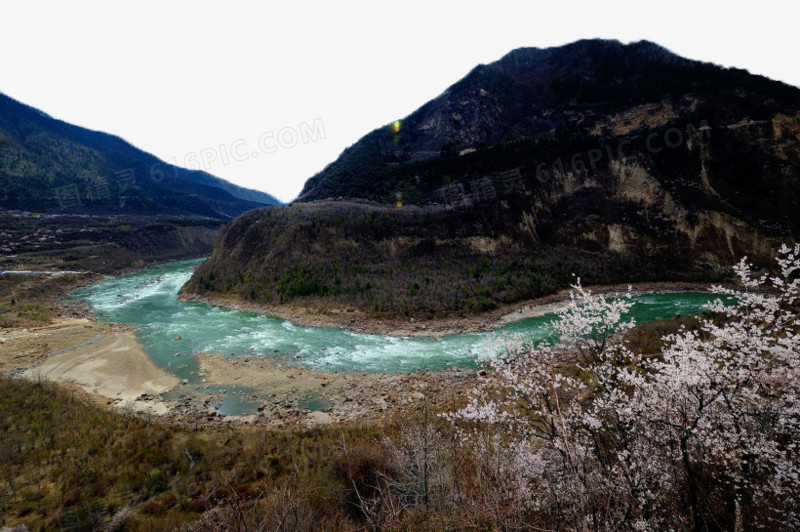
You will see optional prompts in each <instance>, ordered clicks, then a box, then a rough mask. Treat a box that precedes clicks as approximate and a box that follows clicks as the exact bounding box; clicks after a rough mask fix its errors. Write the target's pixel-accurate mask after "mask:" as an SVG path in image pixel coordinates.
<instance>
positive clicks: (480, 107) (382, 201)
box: [187, 41, 800, 312]
mask: <svg viewBox="0 0 800 532" xmlns="http://www.w3.org/2000/svg"><path fill="white" fill-rule="evenodd" d="M354 199H357V200H358V201H353V200H354ZM798 234H800V89H797V88H795V87H789V86H787V85H784V84H782V83H779V82H774V81H771V80H768V79H765V78H762V77H759V76H752V75H750V74H748V73H747V72H744V71H741V70H734V69H723V68H720V67H717V66H715V65H710V64H705V63H699V62H696V61H689V60H686V59H683V58H680V57H677V56H675V55H674V54H671V53H670V52H668V51H667V50H664V49H663V48H660V47H658V46H657V45H654V44H652V43H647V42H641V43H634V44H631V45H622V44H620V43H617V42H613V41H581V42H578V43H574V44H571V45H567V46H564V47H561V48H554V49H547V50H538V49H522V50H515V51H514V52H511V53H510V54H508V55H507V56H506V57H504V58H502V59H501V60H499V61H497V62H496V63H492V64H490V65H481V66H479V67H476V68H475V69H474V70H473V71H472V72H470V73H469V74H468V75H467V76H466V77H465V78H464V79H462V80H461V81H459V82H458V83H456V84H454V85H453V86H452V87H450V88H448V89H447V90H446V91H445V92H444V93H443V94H441V95H440V96H438V97H437V98H435V99H433V100H431V101H430V102H428V103H427V104H425V105H423V106H422V107H420V108H419V109H418V110H417V111H415V112H414V113H412V114H411V115H409V116H408V117H406V118H404V119H402V120H400V121H399V122H397V123H392V124H391V125H389V126H386V127H383V128H379V129H376V130H375V131H373V132H371V133H369V134H368V135H366V136H365V137H364V138H362V139H361V140H360V141H359V142H357V143H356V144H354V145H353V146H351V147H350V148H348V149H347V150H345V152H344V153H343V154H342V155H341V156H340V157H339V158H338V159H337V160H336V161H334V162H333V163H331V164H330V165H329V166H328V167H327V168H325V169H324V170H323V171H322V172H320V173H319V174H317V175H316V176H314V177H312V178H311V179H309V181H308V182H307V184H306V187H305V189H304V191H303V194H302V195H301V197H300V199H299V202H298V203H296V204H295V205H294V206H291V207H286V208H274V209H267V210H265V211H261V213H260V214H252V215H245V216H243V217H242V218H240V219H237V220H236V221H234V222H232V223H231V224H230V226H229V228H228V229H227V231H226V233H225V234H224V236H223V237H222V238H221V239H220V240H219V241H218V243H217V249H216V252H215V255H214V259H213V260H212V261H210V262H209V263H208V264H207V265H205V266H204V267H203V268H201V269H199V270H198V273H197V274H196V275H195V278H193V280H192V282H191V283H190V285H189V286H188V287H187V293H188V292H192V293H194V294H199V295H203V294H220V293H223V294H231V295H234V296H235V297H239V298H244V299H248V300H250V301H262V302H264V301H270V302H271V304H276V302H277V304H284V303H286V302H290V301H297V300H302V301H312V300H315V301H317V302H320V301H331V300H336V301H340V302H344V303H346V304H348V305H353V306H356V307H358V308H361V309H367V310H369V309H372V310H373V311H375V312H381V311H384V310H386V311H387V312H388V311H396V312H397V311H402V312H412V311H415V309H416V310H419V309H428V310H429V311H431V312H462V311H464V312H468V311H471V310H475V309H481V308H485V307H491V306H493V305H498V304H502V303H508V302H513V301H519V300H521V299H525V298H529V297H534V296H537V295H542V294H544V293H548V292H551V291H553V290H556V289H560V288H563V287H565V286H566V285H568V284H569V283H570V282H571V281H572V274H577V275H581V276H582V277H583V279H584V281H585V282H589V283H617V282H636V281H645V280H721V279H723V278H725V276H726V275H728V274H729V273H730V267H731V265H732V264H734V263H735V262H737V261H738V260H739V259H740V258H741V257H742V256H744V255H747V256H748V258H749V259H750V260H751V261H754V262H755V263H756V264H761V263H763V264H767V263H770V262H771V259H772V256H773V255H774V252H775V250H776V249H777V248H778V247H779V246H780V245H781V244H782V243H784V242H786V243H790V242H792V241H794V240H795V239H796V238H797V236H798ZM387 309H388V310H387Z"/></svg>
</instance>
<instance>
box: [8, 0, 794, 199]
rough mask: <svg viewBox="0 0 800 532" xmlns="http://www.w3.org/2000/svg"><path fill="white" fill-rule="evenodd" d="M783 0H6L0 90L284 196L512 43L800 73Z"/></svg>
mask: <svg viewBox="0 0 800 532" xmlns="http://www.w3.org/2000/svg"><path fill="white" fill-rule="evenodd" d="M792 5H793V2H777V1H775V2H772V1H765V0H761V1H759V2H735V1H730V2H710V1H709V2H698V1H697V0H693V1H670V2H659V3H658V5H657V7H654V6H650V5H649V3H648V2H642V1H641V0H640V1H618V2H614V1H604V2H598V1H591V2H575V1H548V2H533V1H523V0H517V1H500V0H485V1H482V2H470V1H461V2H441V1H434V0H426V1H416V0H413V1H411V0H403V1H395V2H381V1H377V0H372V1H369V2H348V1H343V0H340V1H337V2H293V1H289V0H286V1H282V2H263V1H262V2H236V1H228V2H215V3H210V2H209V3H206V2H197V1H195V2H171V1H165V0H161V1H158V2H148V1H136V2H108V1H104V2H87V1H71V2H63V1H52V2H37V1H33V0H27V1H7V2H4V3H3V8H2V10H1V11H0V13H2V14H1V15H0V50H2V53H0V92H3V93H5V94H7V95H9V96H11V97H12V98H15V99H17V100H20V101H22V102H24V103H27V104H29V105H32V106H34V107H37V108H39V109H41V110H43V111H45V112H47V113H49V114H51V115H52V116H54V117H56V118H60V119H62V120H66V121H68V122H71V123H74V124H78V125H81V126H84V127H88V128H91V129H97V130H101V131H106V132H109V133H113V134H116V135H119V136H121V137H123V138H124V139H126V140H127V141H129V142H131V143H133V144H134V145H136V146H138V147H140V148H142V149H144V150H146V151H149V152H152V153H154V154H155V155H157V156H158V157H161V158H162V159H164V160H170V162H176V163H177V164H179V165H181V166H190V167H195V168H197V167H202V168H204V169H206V170H207V171H209V172H211V173H213V174H215V175H217V176H219V177H222V178H225V179H228V180H230V181H232V182H234V183H237V184H239V185H242V186H246V187H250V188H255V189H258V190H264V191H267V192H269V193H271V194H273V195H275V196H277V197H278V198H279V199H281V200H282V201H290V200H292V199H293V198H294V197H295V196H297V194H298V193H299V192H300V190H301V189H302V187H303V183H304V182H305V180H306V179H307V178H308V177H310V176H312V175H313V174H314V173H316V172H317V171H319V170H321V169H322V168H323V167H324V166H325V165H326V164H327V163H329V162H331V161H333V160H334V159H335V158H336V157H337V156H338V155H339V154H340V153H341V151H342V150H343V149H344V148H346V147H347V146H349V145H351V144H352V143H354V142H355V141H356V140H358V139H359V138H360V137H361V136H362V135H364V134H366V133H367V132H369V131H371V130H372V129H374V128H376V127H378V126H381V125H384V124H387V123H389V122H391V121H393V120H395V119H396V118H402V117H403V116H405V115H407V114H409V113H410V112H412V111H413V110H414V109H416V108H417V107H419V106H420V105H422V104H423V103H425V102H426V101H428V100H430V99H431V98H433V97H435V96H437V95H439V94H440V93H441V92H442V91H443V90H444V89H446V88H447V87H448V86H449V85H451V84H452V83H454V82H456V81H457V80H458V79H460V78H461V77H463V76H464V75H465V74H466V73H467V72H469V70H471V69H472V67H474V66H475V65H477V64H479V63H488V62H491V61H495V60H497V59H499V58H500V57H502V56H503V55H504V54H506V53H507V52H509V51H510V50H512V49H514V48H519V47H523V46H536V47H549V46H557V45H561V44H565V43H568V42H572V41H575V40H577V39H582V38H593V37H602V38H614V39H619V40H621V41H623V42H630V41H637V40H640V39H648V40H651V41H654V42H657V43H659V44H661V45H662V46H665V47H667V48H669V49H670V50H672V51H673V52H675V53H678V54H680V55H683V56H685V57H689V58H692V59H700V60H704V61H711V62H714V63H718V64H721V65H724V66H736V67H740V68H746V69H748V70H749V71H751V72H753V73H758V74H763V75H765V76H768V77H770V78H773V79H778V80H781V81H784V82H787V83H790V84H792V85H800V66H798V65H800V62H798V60H797V57H796V53H797V51H798V49H800V47H799V46H798V37H797V36H798V32H797V30H796V24H797V21H796V18H795V17H794V13H793V12H790V11H787V10H789V9H790V8H789V7H787V6H792ZM234 151H235V152H236V155H234V154H233V153H232V152H234ZM236 159H238V160H236Z"/></svg>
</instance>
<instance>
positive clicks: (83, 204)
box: [0, 94, 279, 219]
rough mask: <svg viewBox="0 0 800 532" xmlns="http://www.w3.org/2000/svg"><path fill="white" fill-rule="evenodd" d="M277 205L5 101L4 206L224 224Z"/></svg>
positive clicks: (0, 128) (0, 137)
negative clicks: (202, 218) (208, 219)
mask: <svg viewBox="0 0 800 532" xmlns="http://www.w3.org/2000/svg"><path fill="white" fill-rule="evenodd" d="M277 203H279V201H278V200H277V199H275V198H274V197H273V196H271V195H269V194H266V193H264V192H259V191H256V190H251V189H246V188H242V187H239V186H237V185H234V184H232V183H229V182H227V181H225V180H223V179H220V178H218V177H215V176H213V175H211V174H208V173H206V172H202V171H193V170H186V169H183V168H179V167H177V166H173V165H171V164H168V163H166V162H164V161H161V160H160V159H158V158H157V157H155V156H154V155H151V154H149V153H146V152H144V151H142V150H140V149H138V148H136V147H134V146H132V145H130V144H129V143H127V142H125V141H124V140H122V139H121V138H119V137H115V136H113V135H109V134H107V133H101V132H98V131H92V130H89V129H85V128H82V127H78V126H75V125H72V124H68V123H66V122H63V121H61V120H56V119H54V118H52V117H50V116H49V115H47V114H46V113H44V112H42V111H39V110H38V109H34V108H33V107H29V106H27V105H24V104H22V103H20V102H18V101H16V100H13V99H12V98H9V97H8V96H5V95H3V94H0V207H4V208H7V209H17V210H29V211H40V212H64V213H77V214H82V213H93V214H115V213H119V214H185V215H199V216H207V217H211V218H220V219H227V218H232V217H234V216H237V215H238V214H241V213H242V212H244V211H247V210H250V209H253V208H256V207H259V206H263V205H270V204H277Z"/></svg>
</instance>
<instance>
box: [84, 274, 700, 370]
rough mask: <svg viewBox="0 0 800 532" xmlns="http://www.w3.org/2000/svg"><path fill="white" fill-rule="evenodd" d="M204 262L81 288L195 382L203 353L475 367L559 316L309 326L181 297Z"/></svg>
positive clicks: (680, 300) (679, 296) (321, 363)
mask: <svg viewBox="0 0 800 532" xmlns="http://www.w3.org/2000/svg"><path fill="white" fill-rule="evenodd" d="M200 262H202V260H192V261H182V262H174V263H171V264H167V265H164V266H160V267H155V268H148V269H145V270H141V271H138V272H135V273H131V274H128V275H123V276H120V277H116V278H112V279H109V280H106V281H103V282H100V283H98V284H95V285H92V286H89V287H87V288H84V289H81V290H80V291H78V292H77V293H76V297H78V298H82V299H86V300H87V301H88V302H89V304H90V305H91V306H92V308H93V309H94V311H95V314H96V316H97V318H98V319H100V320H102V321H111V322H117V323H126V324H131V325H134V326H136V328H137V331H138V333H137V334H138V338H139V341H140V342H141V343H142V345H143V346H144V348H145V350H146V351H147V353H148V354H149V355H150V357H151V358H152V359H153V361H154V362H155V363H156V364H157V365H159V366H161V367H163V368H165V369H168V370H169V371H170V372H172V373H174V374H176V375H178V376H179V377H182V378H189V379H191V380H194V379H193V378H192V376H193V375H194V374H195V371H196V369H197V358H196V355H197V354H198V353H221V354H224V355H226V356H230V357H242V358H245V357H250V358H252V357H257V356H261V357H270V358H273V359H275V360H276V361H278V362H282V363H286V364H291V365H304V366H308V367H312V368H315V369H323V370H337V371H342V370H344V371H350V370H364V371H370V372H377V371H386V372H397V371H414V370H420V369H441V368H448V367H472V366H474V365H475V361H476V357H477V355H478V354H480V353H482V352H486V351H487V350H490V349H491V348H492V347H491V346H492V345H494V344H495V343H496V338H497V335H505V334H513V333H524V334H525V335H526V336H527V337H528V338H530V339H531V340H538V339H544V338H551V337H552V336H553V329H552V327H551V326H550V322H551V321H552V320H553V319H554V317H555V316H554V315H552V314H550V315H545V316H540V317H536V318H530V319H525V320H521V321H518V322H515V323H512V324H509V325H507V326H505V327H502V328H499V329H496V330H494V331H485V332H474V333H467V334H455V335H452V336H445V337H442V338H423V337H409V338H405V337H392V336H381V335H372V334H360V333H355V332H351V331H347V330H345V329H337V328H323V327H302V326H298V325H294V324H292V323H289V322H288V321H286V320H283V319H280V318H272V317H266V316H262V315H259V314H255V313H251V312H241V311H237V310H227V309H223V308H219V307H215V306H212V305H208V304H205V303H198V302H185V301H180V300H179V299H178V297H177V294H178V291H179V290H180V288H181V286H183V284H184V283H185V282H186V281H187V280H188V279H189V277H190V276H191V275H192V270H193V269H194V267H195V266H196V265H198V264H199V263H200ZM711 299H713V296H712V295H711V294H706V293H699V292H682V293H668V294H647V295H640V296H635V297H634V300H635V301H636V304H635V305H634V306H633V308H632V309H631V315H632V316H633V317H635V318H636V321H637V322H640V323H641V322H647V321H654V320H659V319H665V318H670V317H673V316H675V315H679V314H681V315H689V314H699V313H701V312H702V311H703V309H704V305H705V304H706V303H708V302H709V301H710V300H711Z"/></svg>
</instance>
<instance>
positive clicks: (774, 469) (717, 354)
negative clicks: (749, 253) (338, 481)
mask: <svg viewBox="0 0 800 532" xmlns="http://www.w3.org/2000/svg"><path fill="white" fill-rule="evenodd" d="M751 268H752V267H751V266H750V265H749V264H748V263H747V261H746V259H743V260H742V261H741V262H740V263H739V264H738V265H737V266H736V267H735V273H736V275H737V276H738V278H739V282H740V284H741V285H742V286H741V288H737V289H732V288H725V287H721V286H714V287H712V291H713V292H714V293H716V294H718V295H719V298H717V299H716V300H715V301H714V302H713V303H711V304H710V305H709V308H708V310H709V312H710V313H711V314H710V315H708V316H706V317H702V318H699V322H698V327H697V329H696V330H686V329H682V330H680V331H679V332H678V333H676V334H673V335H670V336H667V337H665V338H664V339H663V347H662V350H661V354H660V356H659V357H656V358H645V357H644V356H643V355H641V354H639V353H634V352H632V351H631V350H630V349H629V348H628V346H627V345H626V343H625V341H624V338H625V333H626V332H627V331H629V330H630V329H632V328H633V327H634V326H635V324H634V323H633V320H630V319H628V320H626V319H625V315H626V313H627V312H628V310H629V309H630V307H631V305H632V304H633V302H632V301H631V300H630V297H629V296H630V291H629V293H628V294H626V296H625V297H606V296H597V295H594V294H592V293H591V292H590V291H587V290H585V289H584V288H583V287H582V286H581V284H580V280H579V279H578V281H577V283H576V284H575V285H574V286H573V290H572V295H571V298H570V301H569V303H568V305H567V306H566V307H565V308H564V309H562V310H561V311H559V312H558V318H557V319H556V320H555V321H554V322H553V327H554V328H555V329H556V331H557V332H558V333H559V336H560V339H559V343H558V344H556V345H555V346H551V345H549V344H547V343H545V342H540V343H539V344H538V345H533V344H532V343H531V342H530V341H528V340H527V339H525V338H522V337H514V338H506V339H503V340H501V346H500V347H501V349H500V351H501V352H502V354H501V355H498V356H492V357H488V360H487V361H486V363H487V366H488V368H487V371H486V372H484V373H485V375H486V376H485V378H484V379H483V380H482V381H481V382H480V384H479V385H478V386H477V387H476V389H475V391H474V393H473V394H472V395H471V398H470V400H469V403H468V404H467V405H466V406H465V407H464V408H462V409H461V410H459V411H457V412H455V413H453V414H451V415H450V416H449V418H450V419H451V420H452V421H453V422H454V423H456V424H457V425H458V426H459V427H461V429H462V434H463V437H464V439H465V441H467V442H468V443H469V442H476V441H479V439H480V438H479V436H478V435H479V434H480V433H481V432H485V431H486V429H487V428H488V427H495V428H499V429H500V430H501V431H502V432H503V434H504V438H505V439H506V442H507V446H508V448H512V449H514V450H515V453H516V457H515V459H514V460H512V461H511V463H513V464H515V468H514V470H513V475H515V476H516V477H517V478H520V479H523V480H522V482H523V484H524V485H525V488H526V491H525V494H524V495H523V496H521V498H523V499H525V501H524V502H525V504H528V505H530V507H531V508H532V509H533V510H534V511H537V512H540V514H541V515H544V516H546V517H545V519H552V520H553V523H554V524H558V525H559V526H563V525H564V523H568V527H569V528H574V529H586V530H601V529H637V530H645V529H662V528H664V527H669V528H672V529H693V530H718V529H726V530H728V529H734V530H744V529H748V530H750V529H763V530H779V529H786V530H790V529H793V528H797V527H798V526H800V521H798V512H800V509H799V508H798V502H797V501H798V497H800V458H798V452H799V451H800V449H799V448H798V443H796V442H797V441H798V439H799V438H798V436H800V393H799V392H800V389H799V388H800V360H798V357H799V356H800V355H799V353H800V334H798V331H800V318H798V316H797V314H796V311H797V307H798V301H800V300H799V299H798V298H800V293H798V291H799V290H800V246H795V247H794V248H791V249H790V248H788V247H785V246H784V247H782V248H781V250H780V251H779V254H778V258H777V272H776V273H775V274H774V275H767V274H764V275H761V276H759V277H755V276H754V275H753V274H752V271H751ZM495 352H496V350H495Z"/></svg>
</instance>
